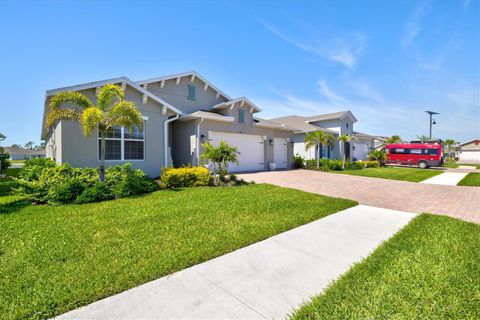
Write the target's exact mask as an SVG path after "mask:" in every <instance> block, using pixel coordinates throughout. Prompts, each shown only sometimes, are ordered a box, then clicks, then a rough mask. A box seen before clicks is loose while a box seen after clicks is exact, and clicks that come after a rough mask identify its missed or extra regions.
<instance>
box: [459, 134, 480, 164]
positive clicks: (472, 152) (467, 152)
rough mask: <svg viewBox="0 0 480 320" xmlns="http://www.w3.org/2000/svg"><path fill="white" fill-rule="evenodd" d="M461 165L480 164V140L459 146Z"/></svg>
mask: <svg viewBox="0 0 480 320" xmlns="http://www.w3.org/2000/svg"><path fill="white" fill-rule="evenodd" d="M456 149H457V152H458V162H459V163H480V138H478V139H473V140H470V141H466V142H463V143H460V144H458V146H457V147H456Z"/></svg>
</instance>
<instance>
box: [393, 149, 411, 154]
mask: <svg viewBox="0 0 480 320" xmlns="http://www.w3.org/2000/svg"><path fill="white" fill-rule="evenodd" d="M391 150H392V153H393V154H407V153H409V152H408V151H409V150H408V149H399V148H394V149H391Z"/></svg>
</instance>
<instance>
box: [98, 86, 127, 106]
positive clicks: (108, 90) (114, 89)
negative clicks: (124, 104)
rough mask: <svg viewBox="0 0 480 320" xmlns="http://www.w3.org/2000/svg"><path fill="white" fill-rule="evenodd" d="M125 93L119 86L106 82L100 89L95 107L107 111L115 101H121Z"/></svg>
mask: <svg viewBox="0 0 480 320" xmlns="http://www.w3.org/2000/svg"><path fill="white" fill-rule="evenodd" d="M124 97H125V93H124V92H123V89H122V88H121V87H120V86H117V85H115V84H107V85H105V86H103V87H102V88H101V89H100V93H99V94H98V99H97V107H98V108H100V110H102V111H104V112H107V111H109V110H110V109H111V108H112V107H113V105H114V104H115V103H116V102H119V101H122V100H123V99H124Z"/></svg>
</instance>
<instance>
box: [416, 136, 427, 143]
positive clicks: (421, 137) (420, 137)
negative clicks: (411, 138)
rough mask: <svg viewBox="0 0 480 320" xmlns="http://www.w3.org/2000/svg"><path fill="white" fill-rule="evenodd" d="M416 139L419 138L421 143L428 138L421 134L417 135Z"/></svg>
mask: <svg viewBox="0 0 480 320" xmlns="http://www.w3.org/2000/svg"><path fill="white" fill-rule="evenodd" d="M417 139H418V140H420V141H421V142H422V143H425V142H427V140H428V139H430V138H429V137H427V136H426V135H423V134H422V135H421V136H417Z"/></svg>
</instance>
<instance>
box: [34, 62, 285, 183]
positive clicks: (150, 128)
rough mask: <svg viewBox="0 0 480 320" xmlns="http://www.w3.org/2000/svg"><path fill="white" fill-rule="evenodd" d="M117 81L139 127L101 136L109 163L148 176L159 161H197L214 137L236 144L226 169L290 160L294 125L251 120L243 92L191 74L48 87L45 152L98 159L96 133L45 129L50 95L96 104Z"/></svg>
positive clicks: (76, 162)
mask: <svg viewBox="0 0 480 320" xmlns="http://www.w3.org/2000/svg"><path fill="white" fill-rule="evenodd" d="M109 83H113V84H117V85H120V86H121V87H122V88H123V89H124V91H125V99H126V100H130V101H133V102H134V103H135V104H136V105H137V107H138V108H139V110H140V112H141V113H142V115H143V119H144V121H145V122H144V128H143V130H141V131H140V130H138V129H137V130H135V132H134V133H133V134H131V133H130V132H129V131H128V130H125V129H124V128H117V127H115V128H113V129H111V130H110V131H109V132H108V133H107V139H106V162H107V164H108V165H114V164H123V163H126V162H130V163H132V164H133V166H134V167H136V168H140V169H142V170H144V171H145V172H146V173H147V174H148V175H149V176H151V177H157V176H159V175H160V171H161V168H162V166H171V165H174V166H176V167H178V166H182V165H188V164H192V165H198V164H200V154H201V152H202V150H201V149H202V146H201V145H202V143H204V142H207V141H209V142H211V143H212V144H216V143H218V142H219V141H221V140H224V141H226V142H228V143H229V144H232V145H234V146H236V147H237V148H238V151H239V152H240V155H239V164H238V165H232V166H231V167H230V171H232V172H238V171H256V170H266V169H267V168H268V164H269V163H270V162H274V163H276V166H277V168H289V167H290V166H291V163H292V160H293V159H292V158H293V145H292V143H291V140H290V139H291V138H292V136H293V131H294V129H292V128H289V127H287V126H285V125H282V124H279V123H276V122H272V121H268V120H264V119H261V118H259V117H256V114H258V113H259V112H260V111H261V109H260V108H259V107H258V106H256V105H255V104H254V103H253V102H251V101H250V100H249V99H247V98H246V97H240V98H235V99H232V98H230V97H229V96H228V95H227V94H226V93H224V92H223V91H221V90H220V89H218V88H217V87H216V86H214V85H213V84H212V83H210V82H209V81H207V80H206V79H205V78H203V77H202V76H201V75H199V74H198V73H196V72H195V71H191V72H185V73H180V74H175V75H171V76H165V77H158V78H153V79H147V80H142V81H137V82H133V81H132V80H130V79H128V78H126V77H120V78H115V79H109V80H103V81H96V82H91V83H85V84H80V85H76V86H71V87H64V88H58V89H53V90H48V91H47V92H46V97H45V103H44V117H43V126H42V139H43V140H45V141H46V150H47V157H50V158H53V159H55V161H56V162H57V163H64V162H68V163H70V164H71V165H72V166H77V167H96V166H98V164H99V158H100V152H99V147H100V146H99V137H98V132H97V133H94V135H92V136H90V137H82V130H81V126H80V125H79V124H78V123H76V122H72V121H61V122H59V123H58V124H57V125H56V126H55V127H54V128H47V127H46V126H45V119H46V115H47V114H48V112H49V103H50V100H51V98H52V96H54V95H55V94H56V93H59V92H62V91H78V92H81V93H83V94H85V95H86V96H87V97H88V98H89V99H90V100H91V101H92V102H94V103H95V101H96V95H97V94H98V92H99V90H100V88H101V87H102V86H104V85H106V84H109Z"/></svg>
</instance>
